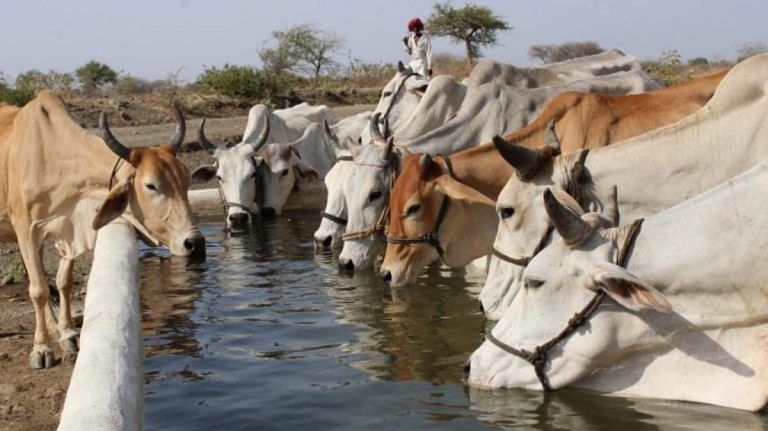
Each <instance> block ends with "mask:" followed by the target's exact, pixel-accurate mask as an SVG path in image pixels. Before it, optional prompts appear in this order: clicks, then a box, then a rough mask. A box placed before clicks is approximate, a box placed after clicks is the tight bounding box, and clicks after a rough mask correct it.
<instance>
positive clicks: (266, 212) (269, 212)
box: [261, 207, 277, 218]
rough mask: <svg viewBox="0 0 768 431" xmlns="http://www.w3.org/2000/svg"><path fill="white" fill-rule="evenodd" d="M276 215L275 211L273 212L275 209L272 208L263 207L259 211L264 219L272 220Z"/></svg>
mask: <svg viewBox="0 0 768 431" xmlns="http://www.w3.org/2000/svg"><path fill="white" fill-rule="evenodd" d="M276 213H277V211H275V209H274V208H272V207H264V208H262V210H261V215H262V217H266V218H272V217H274V216H275V214H276Z"/></svg>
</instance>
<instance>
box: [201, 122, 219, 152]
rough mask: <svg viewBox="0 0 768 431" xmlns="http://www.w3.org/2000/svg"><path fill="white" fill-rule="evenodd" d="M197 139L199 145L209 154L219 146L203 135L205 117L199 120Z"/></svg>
mask: <svg viewBox="0 0 768 431" xmlns="http://www.w3.org/2000/svg"><path fill="white" fill-rule="evenodd" d="M197 140H198V141H199V142H200V146H201V147H203V149H204V150H205V151H207V152H208V153H209V154H213V153H214V152H215V151H216V150H217V149H218V148H219V147H218V146H217V145H216V144H214V143H213V142H211V141H209V140H208V138H207V137H206V136H205V118H203V120H202V121H201V122H200V128H199V129H198V130H197Z"/></svg>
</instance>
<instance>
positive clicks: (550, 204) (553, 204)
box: [544, 189, 590, 246]
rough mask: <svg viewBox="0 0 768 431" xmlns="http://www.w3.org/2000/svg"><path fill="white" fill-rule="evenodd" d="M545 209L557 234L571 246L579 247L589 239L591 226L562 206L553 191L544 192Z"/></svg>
mask: <svg viewBox="0 0 768 431" xmlns="http://www.w3.org/2000/svg"><path fill="white" fill-rule="evenodd" d="M544 208H545V209H546V210H547V215H548V216H549V219H550V220H551V221H552V225H554V226H555V229H557V233H559V234H560V236H561V237H563V239H564V240H565V243H566V244H568V245H569V246H573V245H577V244H579V243H580V242H581V241H582V240H584V239H585V238H586V237H587V233H588V232H589V231H590V227H589V224H587V222H585V221H584V220H582V219H581V217H579V215H578V214H575V213H574V212H573V211H571V210H569V209H568V208H566V207H565V205H563V204H561V203H560V201H558V200H557V198H556V197H555V195H554V194H552V190H550V189H547V190H546V191H544Z"/></svg>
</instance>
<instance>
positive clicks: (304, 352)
mask: <svg viewBox="0 0 768 431" xmlns="http://www.w3.org/2000/svg"><path fill="white" fill-rule="evenodd" d="M316 224H317V215H316V213H314V212H308V213H305V214H287V215H286V216H285V217H283V218H280V219H277V220H274V221H269V222H265V223H263V224H259V225H256V226H254V228H253V229H251V230H250V231H249V232H247V233H245V234H243V235H238V236H230V235H227V234H225V233H224V232H223V231H222V229H221V226H220V225H219V224H218V221H217V222H216V224H203V227H202V230H203V233H204V234H205V236H206V238H207V239H208V242H207V250H208V259H207V260H206V261H205V262H203V263H188V262H187V261H186V260H185V259H176V258H169V257H168V256H167V255H166V254H164V253H162V252H158V251H148V250H144V251H143V256H142V275H141V281H142V312H143V317H144V325H143V328H144V337H145V350H146V357H147V359H146V361H145V364H144V366H145V372H146V376H147V385H146V386H145V390H146V393H147V401H146V405H145V410H146V419H145V428H146V429H164V430H167V429H184V430H189V429H240V428H248V429H304V428H311V429H425V428H430V427H431V428H439V429H462V430H463V429H480V428H507V429H543V430H550V429H552V430H554V429H563V430H565V429H622V428H626V429H668V428H670V427H671V428H673V429H674V428H676V429H702V428H705V427H706V429H718V428H719V427H722V428H725V427H726V426H729V427H732V428H731V429H747V430H751V429H763V428H764V421H763V420H762V418H761V417H760V416H757V415H752V414H749V413H743V412H735V411H731V410H726V409H717V408H714V407H709V406H692V405H690V404H683V403H661V402H650V401H636V400H627V399H621V398H606V397H601V396H598V395H594V394H589V393H583V392H576V391H562V392H557V393H555V394H552V395H550V396H546V397H545V396H544V395H543V394H541V393H538V392H527V391H495V392H488V391H479V390H475V389H468V388H466V387H464V386H463V385H462V384H461V373H462V371H461V370H462V365H463V363H464V361H465V360H466V359H467V357H468V355H469V354H470V353H471V352H472V351H473V350H474V349H475V348H476V347H477V346H478V345H479V344H480V342H481V341H482V333H483V325H485V321H484V318H483V316H482V313H481V312H480V311H479V309H478V301H477V295H478V294H479V291H480V289H481V287H482V282H483V280H482V279H480V278H477V277H473V276H468V275H466V274H464V273H463V271H452V270H449V269H446V268H443V267H440V266H439V265H435V266H433V267H432V268H430V269H429V271H427V273H426V274H424V275H423V276H422V277H421V278H420V279H419V282H418V283H417V284H416V285H414V286H409V287H403V288H395V289H392V288H389V287H387V286H386V285H384V284H383V283H382V282H380V280H379V279H378V278H377V277H376V276H375V274H374V273H373V272H371V273H368V274H365V273H362V274H361V273H356V274H355V275H354V276H348V275H345V274H340V273H339V271H338V268H337V264H336V259H335V258H334V256H332V255H314V253H313V244H312V232H313V231H314V229H315V227H316Z"/></svg>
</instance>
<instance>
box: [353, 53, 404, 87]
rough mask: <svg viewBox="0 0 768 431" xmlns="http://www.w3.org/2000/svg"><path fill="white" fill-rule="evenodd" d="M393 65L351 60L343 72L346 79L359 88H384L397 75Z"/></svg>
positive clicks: (357, 59) (356, 59)
mask: <svg viewBox="0 0 768 431" xmlns="http://www.w3.org/2000/svg"><path fill="white" fill-rule="evenodd" d="M395 70H396V68H395V65H394V64H392V63H383V62H379V63H365V62H363V61H362V60H360V59H359V58H350V59H349V65H348V66H347V67H346V68H345V70H344V71H343V73H344V75H345V78H346V79H348V80H349V81H351V82H352V83H353V84H354V85H356V86H359V87H369V86H379V85H381V86H383V85H384V84H386V83H387V81H389V80H390V78H392V76H393V75H394V74H395Z"/></svg>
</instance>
